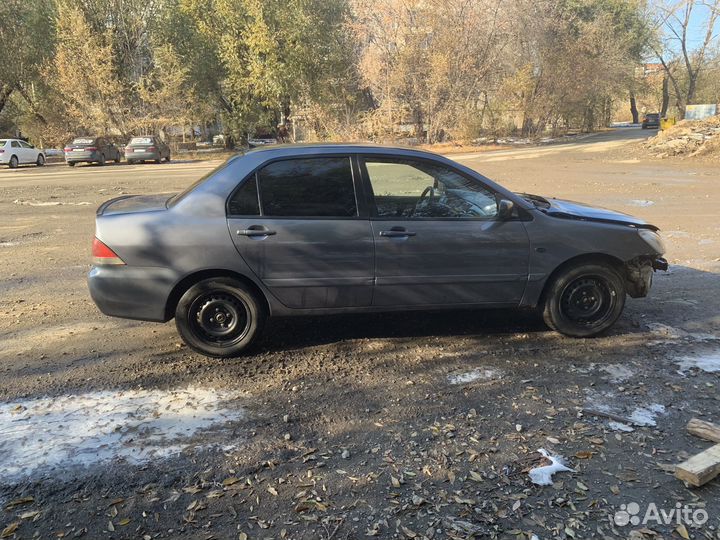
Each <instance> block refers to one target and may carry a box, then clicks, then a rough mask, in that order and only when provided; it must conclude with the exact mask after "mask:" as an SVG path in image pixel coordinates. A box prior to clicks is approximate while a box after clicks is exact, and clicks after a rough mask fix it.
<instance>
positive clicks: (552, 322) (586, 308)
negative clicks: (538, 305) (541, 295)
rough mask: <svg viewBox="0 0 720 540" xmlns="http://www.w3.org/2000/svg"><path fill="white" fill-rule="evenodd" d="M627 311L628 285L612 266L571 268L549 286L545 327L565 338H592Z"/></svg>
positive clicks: (546, 296) (544, 308)
mask: <svg viewBox="0 0 720 540" xmlns="http://www.w3.org/2000/svg"><path fill="white" fill-rule="evenodd" d="M624 307H625V284H624V282H623V278H622V276H621V275H620V274H619V273H618V272H617V271H616V270H615V269H614V268H613V267H612V266H610V265H605V264H597V263H588V264H579V265H577V266H573V267H570V268H568V269H566V270H564V271H563V272H561V273H560V275H558V276H557V277H556V278H555V279H554V281H553V282H552V283H551V284H550V285H549V288H548V289H547V291H546V294H545V301H544V304H543V306H542V310H543V311H542V314H543V319H544V321H545V324H547V325H548V326H549V327H550V328H552V329H553V330H557V331H558V332H560V333H561V334H565V335H567V336H572V337H592V336H596V335H598V334H601V333H602V332H604V331H605V330H607V329H608V328H610V327H611V326H612V325H613V324H615V322H616V321H617V320H618V318H619V317H620V315H621V314H622V311H623V308H624Z"/></svg>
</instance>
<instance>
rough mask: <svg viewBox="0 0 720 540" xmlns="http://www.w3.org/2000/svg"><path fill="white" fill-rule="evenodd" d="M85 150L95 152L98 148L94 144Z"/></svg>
mask: <svg viewBox="0 0 720 540" xmlns="http://www.w3.org/2000/svg"><path fill="white" fill-rule="evenodd" d="M85 150H87V151H88V152H94V151H95V150H97V148H95V147H94V146H87V147H86V148H85Z"/></svg>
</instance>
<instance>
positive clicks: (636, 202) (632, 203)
mask: <svg viewBox="0 0 720 540" xmlns="http://www.w3.org/2000/svg"><path fill="white" fill-rule="evenodd" d="M653 204H655V201H647V200H641V199H633V200H631V201H628V205H629V206H641V207H645V206H652V205H653Z"/></svg>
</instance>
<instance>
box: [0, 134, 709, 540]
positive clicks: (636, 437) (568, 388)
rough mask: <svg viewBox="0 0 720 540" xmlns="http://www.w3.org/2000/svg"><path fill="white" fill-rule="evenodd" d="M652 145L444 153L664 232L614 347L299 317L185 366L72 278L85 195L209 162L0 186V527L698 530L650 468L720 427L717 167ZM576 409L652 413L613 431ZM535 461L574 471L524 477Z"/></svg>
mask: <svg viewBox="0 0 720 540" xmlns="http://www.w3.org/2000/svg"><path fill="white" fill-rule="evenodd" d="M651 134H652V133H648V132H643V131H641V130H639V129H621V130H616V131H612V132H606V133H602V134H598V135H593V136H590V137H586V138H583V139H580V140H573V141H570V142H563V143H553V144H547V145H541V146H533V147H521V148H516V149H511V150H504V151H497V152H481V153H475V154H466V155H453V156H452V157H453V158H454V159H457V160H458V161H460V162H462V163H463V164H465V165H468V166H471V167H474V168H476V169H477V170H479V171H480V172H482V173H483V174H485V175H486V176H489V177H491V178H493V179H495V180H497V181H498V182H500V183H502V184H504V185H506V186H507V187H509V188H511V189H513V190H516V191H524V192H529V193H537V194H540V195H544V196H557V197H563V198H570V199H574V200H579V201H583V202H586V203H589V204H595V205H599V206H605V207H609V208H614V209H617V210H621V211H624V212H628V213H632V214H637V215H639V216H640V217H643V218H645V219H647V220H649V221H650V222H653V223H655V224H656V225H658V226H660V227H661V229H662V230H663V234H664V236H665V239H666V242H667V245H668V259H669V260H670V263H671V271H670V272H669V273H667V274H657V275H656V283H655V287H654V289H653V291H652V293H651V296H650V297H649V298H647V299H638V300H630V301H629V302H628V306H627V309H626V313H625V314H624V316H623V317H622V319H621V321H620V322H619V324H618V325H617V326H616V327H615V328H614V329H613V331H612V332H611V333H610V334H609V335H607V336H605V337H602V338H598V339H592V340H573V339H567V338H563V337H561V336H558V335H556V334H554V333H552V332H549V331H547V330H546V329H545V328H543V327H542V325H541V324H540V323H539V322H538V320H537V318H536V317H535V316H534V315H533V314H531V313H518V312H513V311H509V312H505V311H503V312H483V311H472V312H449V313H448V312H446V313H411V314H391V315H372V316H368V315H363V316H342V317H312V318H300V319H287V320H278V321H274V322H272V323H271V324H270V325H269V326H268V328H267V329H266V332H265V333H264V335H263V338H262V339H261V342H260V343H259V344H258V346H257V347H256V348H255V350H254V351H252V352H251V353H250V354H248V355H247V356H245V357H243V358H240V359H237V360H231V361H218V360H210V359H207V358H205V357H202V356H199V355H197V354H194V353H192V352H190V351H188V350H187V349H186V348H185V347H184V346H183V345H182V344H181V343H180V340H179V339H178V337H177V336H176V333H175V329H174V326H173V324H172V323H169V324H165V325H161V324H151V323H143V322H137V321H125V320H118V319H111V318H108V317H105V316H103V315H102V314H100V313H99V311H98V310H97V309H96V308H95V306H94V305H93V304H92V302H91V300H90V299H89V297H88V293H87V289H86V285H85V274H86V272H87V271H88V269H89V266H90V265H89V258H90V253H89V252H90V243H91V240H92V237H93V232H94V211H95V208H96V207H97V206H98V205H99V204H100V203H102V202H103V201H104V200H106V199H108V198H111V197H114V196H117V195H119V194H126V193H128V194H129V193H153V192H174V191H178V190H180V189H183V188H184V187H186V186H187V185H189V184H190V183H191V182H193V181H194V180H196V179H197V178H199V177H200V176H202V175H203V174H205V173H206V172H208V171H209V170H211V169H212V168H213V167H215V166H217V165H219V162H200V161H186V162H183V161H175V162H171V163H169V164H160V165H156V164H148V165H133V166H130V165H127V164H121V165H107V166H105V167H98V166H78V167H74V168H69V167H66V166H63V165H59V164H58V165H48V166H46V167H44V168H35V167H23V168H21V169H18V170H7V169H3V170H0V508H5V509H4V510H0V531H2V530H3V528H5V527H15V529H12V530H15V531H16V532H12V530H11V532H10V533H8V536H9V537H12V535H13V534H14V535H15V537H16V538H28V537H32V536H33V535H34V534H36V535H37V536H38V537H41V538H47V537H58V536H61V535H63V536H67V537H72V536H78V537H83V536H84V537H87V538H147V537H150V538H198V539H200V538H202V539H207V538H238V537H239V538H244V536H241V534H247V536H248V537H249V538H307V539H312V540H316V539H318V538H364V537H366V536H371V537H378V538H467V537H470V536H471V533H472V534H476V536H483V535H485V536H493V535H494V536H495V537H498V538H517V537H518V535H519V534H521V533H522V534H525V535H526V536H525V538H530V536H531V535H532V534H536V535H538V537H539V538H586V537H593V536H597V537H603V536H604V537H607V538H620V537H623V538H624V537H627V535H628V533H629V530H630V528H623V527H622V526H618V525H617V524H613V523H612V519H611V518H612V516H613V514H614V513H615V512H617V511H618V509H619V508H620V507H621V505H622V504H625V505H627V504H628V503H630V502H636V503H638V504H640V505H641V506H642V507H643V508H646V507H647V505H648V504H650V503H655V504H657V505H659V506H660V507H661V508H666V509H667V510H671V509H673V508H675V504H676V503H682V504H688V505H694V506H693V508H699V507H701V506H702V507H703V508H704V509H706V510H707V512H708V513H709V515H710V521H709V522H708V524H704V525H703V526H700V527H698V528H695V529H693V528H692V526H690V525H688V530H689V532H690V534H691V535H692V536H694V537H696V538H701V537H702V538H713V537H717V536H712V535H716V532H717V527H718V526H720V485H719V482H718V481H715V482H711V483H710V484H708V485H707V486H705V487H704V488H701V489H698V490H692V491H690V490H687V489H686V488H685V487H684V486H683V485H682V484H681V483H680V482H679V481H677V480H676V479H674V477H673V476H672V475H671V474H668V472H667V470H668V469H669V468H670V467H671V466H672V465H673V464H674V463H677V462H679V461H681V460H682V459H685V458H686V457H687V456H688V455H689V454H692V453H695V452H698V451H700V450H703V449H704V448H706V447H707V446H708V444H707V443H704V442H702V441H700V440H698V439H696V438H694V437H691V436H689V435H687V434H686V433H685V432H684V426H685V424H686V423H687V421H688V420H689V418H690V417H692V416H702V417H704V418H706V419H710V420H713V419H714V420H715V421H718V416H717V412H718V410H719V406H720V401H719V400H718V392H717V386H718V384H720V379H719V377H718V375H719V374H720V359H719V358H718V355H719V354H720V337H719V336H720V315H718V313H719V312H718V306H720V223H719V222H718V218H719V217H720V214H719V213H718V210H717V203H718V201H719V200H720V174H719V173H718V169H717V166H716V165H713V164H707V163H706V164H703V163H699V162H694V161H682V160H665V161H657V160H652V159H647V158H645V157H643V153H642V151H641V150H640V149H639V148H638V144H637V143H638V141H639V140H641V139H642V138H644V137H647V136H648V135H651ZM585 407H593V408H606V409H607V410H609V411H612V412H614V413H615V414H618V415H620V416H626V417H627V416H633V417H635V418H643V419H645V420H647V423H645V425H644V426H640V425H635V426H633V429H634V431H631V432H622V431H617V430H615V429H614V428H613V427H612V426H611V425H610V424H609V423H608V421H607V419H603V418H593V417H591V416H587V415H583V413H582V410H583V408H585ZM653 424H655V425H653ZM541 447H542V448H547V449H549V450H551V451H553V452H555V453H558V454H562V455H564V456H565V457H567V458H569V460H570V464H571V465H572V467H573V469H575V472H573V473H561V474H560V475H558V476H557V477H556V478H555V480H556V481H557V482H556V484H555V485H554V486H550V487H539V486H536V485H534V484H532V483H531V482H530V480H529V477H528V474H527V471H528V469H529V468H530V467H532V466H534V465H538V464H541V463H542V461H541V458H540V456H539V454H537V453H536V452H535V450H536V449H537V448H541ZM578 456H579V457H578ZM23 497H25V499H22V498H23ZM28 497H31V499H28ZM12 501H15V503H12ZM18 501H20V502H18ZM22 501H24V502H22ZM663 505H664V506H663ZM710 526H713V527H715V529H710V528H709V527H710ZM468 527H470V528H468ZM473 527H474V529H473ZM649 527H650V528H652V529H653V530H655V531H657V532H658V534H662V535H664V536H665V537H666V538H669V537H670V536H671V532H672V530H674V529H675V528H676V525H657V526H656V525H652V526H650V525H649ZM568 530H569V531H570V532H568ZM599 531H601V532H599ZM705 533H707V534H705ZM701 534H703V535H704V536H700V535H701ZM708 535H709V536H708ZM638 538H639V537H638Z"/></svg>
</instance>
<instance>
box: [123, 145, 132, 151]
mask: <svg viewBox="0 0 720 540" xmlns="http://www.w3.org/2000/svg"><path fill="white" fill-rule="evenodd" d="M125 151H126V152H132V151H133V149H132V148H131V147H129V146H127V147H125Z"/></svg>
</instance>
